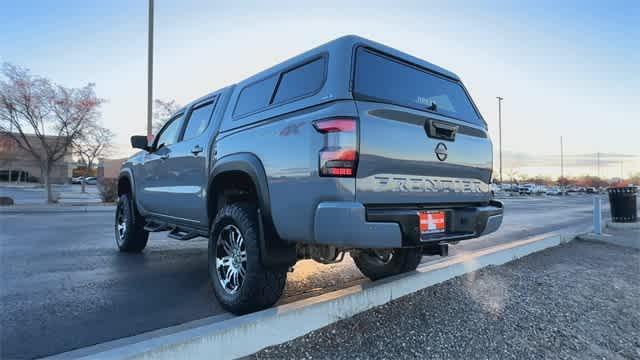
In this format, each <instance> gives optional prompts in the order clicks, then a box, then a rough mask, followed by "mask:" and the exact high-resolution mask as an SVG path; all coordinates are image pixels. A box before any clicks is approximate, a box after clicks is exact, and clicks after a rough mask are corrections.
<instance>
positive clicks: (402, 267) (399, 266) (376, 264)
mask: <svg viewBox="0 0 640 360" xmlns="http://www.w3.org/2000/svg"><path fill="white" fill-rule="evenodd" d="M421 259H422V249H421V248H402V249H393V253H392V257H391V259H390V260H389V261H388V262H383V261H382V260H380V259H379V258H377V257H376V256H375V255H373V254H371V253H370V252H367V251H358V252H357V253H356V254H355V256H353V261H354V262H355V263H356V266H357V267H358V269H359V270H360V272H361V273H362V274H364V276H366V277H368V278H369V279H371V280H378V279H382V278H385V277H388V276H392V275H397V274H402V273H405V272H409V271H413V270H415V269H416V268H417V267H418V265H419V264H420V260H421Z"/></svg>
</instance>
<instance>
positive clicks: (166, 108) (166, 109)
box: [153, 99, 182, 134]
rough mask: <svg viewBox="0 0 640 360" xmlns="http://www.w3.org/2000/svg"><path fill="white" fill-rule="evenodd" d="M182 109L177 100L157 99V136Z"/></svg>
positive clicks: (154, 110)
mask: <svg viewBox="0 0 640 360" xmlns="http://www.w3.org/2000/svg"><path fill="white" fill-rule="evenodd" d="M181 107H182V106H181V105H180V104H178V103H176V101H175V100H166V101H165V100H160V99H156V100H155V101H154V104H153V108H154V109H153V132H154V133H156V134H157V133H158V131H160V128H162V126H163V125H164V123H166V122H167V120H169V118H170V117H171V115H173V114H174V113H175V112H176V111H178V110H180V108H181Z"/></svg>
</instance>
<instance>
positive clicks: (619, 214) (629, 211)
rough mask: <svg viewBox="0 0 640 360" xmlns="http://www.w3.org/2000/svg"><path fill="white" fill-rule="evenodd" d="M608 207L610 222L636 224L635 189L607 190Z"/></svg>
mask: <svg viewBox="0 0 640 360" xmlns="http://www.w3.org/2000/svg"><path fill="white" fill-rule="evenodd" d="M608 192H609V205H611V221H613V222H636V221H638V210H637V205H636V189H635V188H633V187H621V188H611V189H609V191H608Z"/></svg>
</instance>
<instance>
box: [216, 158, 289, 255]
mask: <svg viewBox="0 0 640 360" xmlns="http://www.w3.org/2000/svg"><path fill="white" fill-rule="evenodd" d="M229 176H231V177H233V176H240V177H241V178H240V179H247V180H248V181H249V182H250V184H251V185H252V187H253V190H254V191H255V193H254V194H252V195H254V196H255V200H256V201H257V204H256V206H257V208H258V215H259V221H260V227H261V236H260V252H261V258H262V261H263V263H264V264H265V265H267V266H269V265H273V266H281V265H283V264H286V265H290V264H292V263H294V262H295V260H296V254H295V245H294V244H287V243H285V242H284V241H282V240H281V239H280V236H279V235H278V232H277V229H276V228H275V225H274V222H273V218H272V214H271V203H270V198H269V185H268V182H267V174H266V172H265V169H264V166H263V165H262V161H260V159H259V158H258V157H257V156H256V155H254V154H252V153H236V154H231V155H227V156H224V157H222V158H220V159H217V160H216V162H215V164H214V166H213V167H212V170H211V172H210V176H209V180H208V184H207V192H206V203H207V219H208V220H209V228H210V227H211V226H212V225H213V220H214V219H215V216H216V212H217V209H218V204H219V199H218V196H219V194H220V190H221V186H223V185H225V184H228V183H227V182H226V180H227V179H228V178H229ZM267 239H268V240H267Z"/></svg>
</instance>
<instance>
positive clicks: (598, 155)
mask: <svg viewBox="0 0 640 360" xmlns="http://www.w3.org/2000/svg"><path fill="white" fill-rule="evenodd" d="M596 174H597V176H598V178H600V152H597V153H596Z"/></svg>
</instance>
